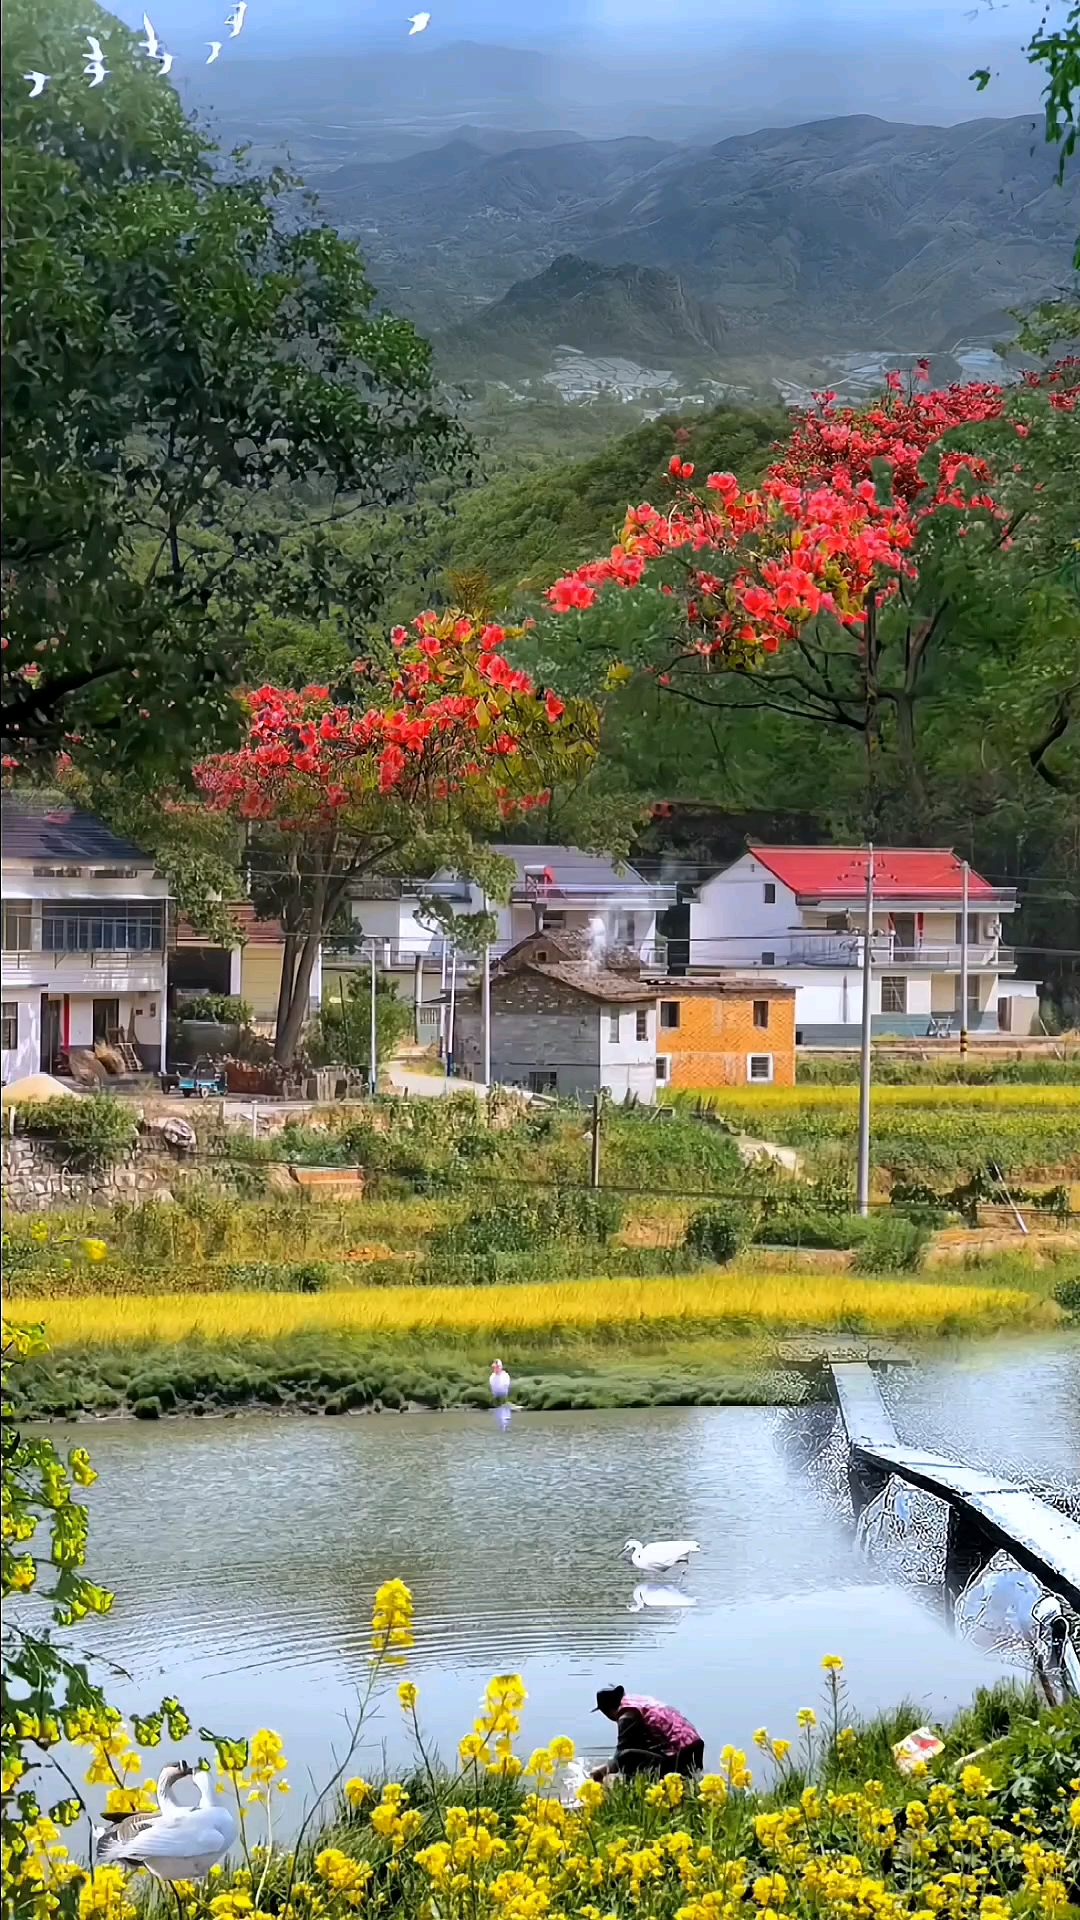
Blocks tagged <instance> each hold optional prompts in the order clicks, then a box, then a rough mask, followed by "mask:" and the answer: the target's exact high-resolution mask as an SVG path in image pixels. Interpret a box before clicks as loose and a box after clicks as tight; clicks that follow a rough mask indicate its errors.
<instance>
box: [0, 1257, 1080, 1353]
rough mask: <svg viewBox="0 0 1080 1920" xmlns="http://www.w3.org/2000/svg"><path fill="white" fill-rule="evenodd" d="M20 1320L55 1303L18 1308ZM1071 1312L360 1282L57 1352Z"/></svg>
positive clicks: (81, 1303) (858, 1295)
mask: <svg viewBox="0 0 1080 1920" xmlns="http://www.w3.org/2000/svg"><path fill="white" fill-rule="evenodd" d="M8 1312H9V1315H10V1317H11V1318H12V1319H13V1320H19V1319H20V1318H21V1319H27V1318H29V1319H30V1320H33V1319H35V1318H37V1317H40V1314H41V1303H40V1302H33V1301H19V1300H17V1299H16V1300H12V1301H11V1302H10V1303H9V1307H8ZM1058 1317H1059V1312H1058V1309H1057V1308H1055V1307H1054V1306H1052V1305H1049V1304H1047V1303H1046V1302H1044V1301H1040V1300H1038V1299H1037V1298H1036V1297H1035V1296H1034V1295H1032V1294H1030V1293H1023V1292H1019V1291H1016V1290H1012V1289H1007V1288H995V1287H977V1286H952V1285H942V1284H936V1283H932V1282H925V1283H923V1282H919V1281H907V1280H904V1281H895V1280H894V1281H889V1280H858V1279H853V1278H849V1277H848V1276H846V1275H827V1276H824V1277H820V1276H817V1275H813V1276H809V1275H808V1276H807V1277H806V1278H803V1277H801V1276H800V1277H795V1276H793V1275H792V1274H790V1273H787V1274H780V1275H775V1274H758V1273H753V1272H734V1273H729V1272H725V1273H706V1274H703V1275H702V1276H701V1277H699V1278H690V1279H680V1278H661V1279H644V1280H626V1279H622V1280H585V1281H574V1282H567V1283H563V1284H559V1283H555V1284H551V1285H546V1286H528V1285H523V1286H509V1287H500V1286H493V1287H425V1288H413V1287H356V1288H352V1289H350V1290H349V1291H347V1292H338V1293H320V1294H311V1295H308V1294H285V1293H274V1294H266V1293H250V1294H248V1293H225V1294H214V1295H133V1296H129V1297H127V1298H125V1299H122V1300H112V1299H73V1300H72V1299H69V1300H64V1301H56V1302H54V1303H52V1305H51V1307H50V1309H49V1311H48V1314H47V1322H46V1324H47V1332H48V1337H49V1340H50V1342H51V1344H52V1345H53V1346H54V1347H62V1346H71V1345H93V1344H94V1343H104V1344H113V1345H120V1346H123V1345H125V1344H131V1343H136V1342H147V1343H155V1344H168V1343H170V1342H177V1341H183V1340H191V1339H203V1340H223V1341H237V1340H244V1339H250V1338H259V1339H265V1340H274V1339H287V1338H288V1337H289V1336H290V1335H293V1334H300V1333H311V1332H317V1331H321V1332H327V1333H347V1334H351V1335H355V1336H358V1337H362V1338H365V1339H373V1340H385V1339H391V1340H396V1339H407V1340H423V1339H425V1338H427V1337H436V1336H437V1337H440V1338H443V1339H446V1338H450V1339H455V1340H464V1341H467V1340H471V1339H476V1338H479V1337H484V1338H489V1339H492V1340H503V1341H510V1340H512V1339H517V1340H521V1339H527V1338H529V1337H530V1336H544V1337H547V1338H560V1337H569V1338H583V1337H584V1338H587V1339H592V1340H596V1341H598V1342H605V1341H608V1342H616V1343H618V1342H620V1341H633V1340H634V1339H636V1338H640V1337H642V1336H646V1337H648V1336H650V1335H655V1334H663V1333H671V1332H680V1331H685V1332H692V1331H694V1330H696V1329H701V1330H707V1329H710V1328H715V1327H720V1326H725V1325H727V1326H732V1327H736V1328H744V1329H751V1328H762V1329H775V1330H784V1329H790V1328H805V1327H820V1328H823V1329H834V1328H839V1329H856V1328H857V1329H865V1330H867V1331H870V1332H875V1333H877V1332H880V1333H886V1334H910V1335H912V1336H917V1335H920V1334H926V1335H933V1334H942V1333H947V1332H958V1333H959V1332H964V1331H985V1330H989V1329H992V1328H1001V1327H1014V1326H1021V1325H1032V1324H1038V1323H1040V1322H1041V1323H1043V1324H1047V1323H1049V1322H1052V1321H1054V1320H1056V1319H1057V1318H1058Z"/></svg>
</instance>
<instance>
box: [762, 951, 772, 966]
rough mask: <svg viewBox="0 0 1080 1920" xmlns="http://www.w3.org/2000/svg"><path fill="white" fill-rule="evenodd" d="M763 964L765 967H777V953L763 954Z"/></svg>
mask: <svg viewBox="0 0 1080 1920" xmlns="http://www.w3.org/2000/svg"><path fill="white" fill-rule="evenodd" d="M761 964H762V966H763V967H775V965H776V955H775V953H763V954H762V956H761Z"/></svg>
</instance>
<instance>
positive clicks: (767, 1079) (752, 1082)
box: [746, 1053, 776, 1087]
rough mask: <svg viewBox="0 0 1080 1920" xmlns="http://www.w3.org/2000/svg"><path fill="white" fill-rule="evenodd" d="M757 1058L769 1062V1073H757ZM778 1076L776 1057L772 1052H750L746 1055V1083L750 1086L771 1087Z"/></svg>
mask: <svg viewBox="0 0 1080 1920" xmlns="http://www.w3.org/2000/svg"><path fill="white" fill-rule="evenodd" d="M755 1060H764V1061H766V1062H767V1063H768V1068H769V1071H768V1073H755V1072H754V1070H753V1069H754V1062H755ZM775 1078H776V1058H775V1055H773V1054H771V1053H748V1054H747V1056H746V1084H747V1086H748V1087H770V1086H771V1085H772V1083H773V1081H774V1079H775Z"/></svg>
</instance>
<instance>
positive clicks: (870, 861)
mask: <svg viewBox="0 0 1080 1920" xmlns="http://www.w3.org/2000/svg"><path fill="white" fill-rule="evenodd" d="M873 947H874V843H873V841H872V840H871V842H870V844H869V846H868V847H867V854H866V932H865V935H864V937H863V977H862V1043H861V1052H860V1057H859V1172H858V1205H859V1212H860V1213H861V1214H862V1215H863V1217H864V1218H865V1217H866V1215H867V1214H868V1213H869V1212H870V1007H871V995H870V988H871V983H872V976H873V961H872V958H871V956H872V954H873Z"/></svg>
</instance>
